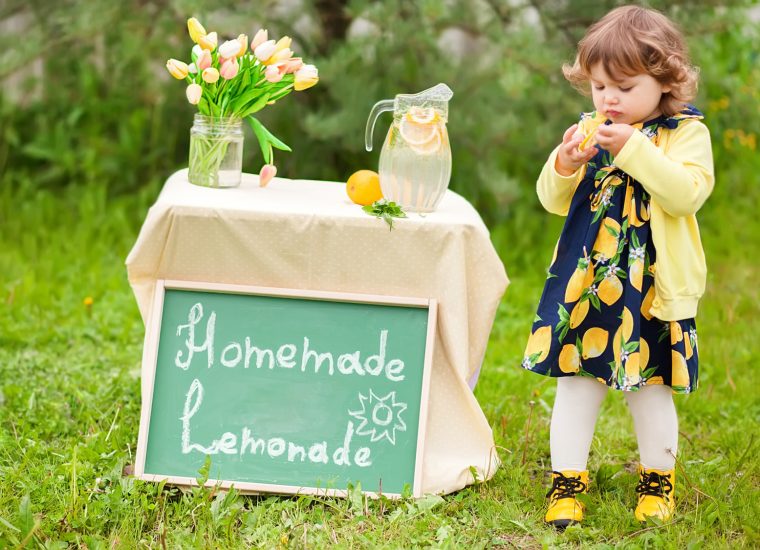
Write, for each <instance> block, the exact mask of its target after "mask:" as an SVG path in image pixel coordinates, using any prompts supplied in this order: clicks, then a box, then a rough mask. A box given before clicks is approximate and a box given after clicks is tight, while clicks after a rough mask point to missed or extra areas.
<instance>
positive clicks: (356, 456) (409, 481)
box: [136, 281, 435, 496]
mask: <svg viewBox="0 0 760 550" xmlns="http://www.w3.org/2000/svg"><path fill="white" fill-rule="evenodd" d="M434 327H435V301H432V300H427V299H425V300H422V299H410V298H388V297H380V296H365V295H349V294H336V293H324V292H322V293H319V292H311V293H306V292H304V291H295V290H293V291H288V290H281V289H277V290H274V289H260V288H254V287H242V286H230V285H218V284H213V283H189V282H180V281H159V283H158V285H157V290H156V299H155V302H154V308H153V315H152V317H151V319H150V320H149V322H148V326H147V327H146V343H145V350H144V355H143V375H144V377H145V380H144V383H145V384H147V387H146V389H147V390H148V391H146V392H144V400H143V414H142V420H141V424H140V436H139V442H138V457H137V464H136V474H137V475H138V476H139V477H141V478H143V479H150V480H154V481H157V480H160V479H167V480H168V481H169V482H175V483H179V484H192V483H193V480H194V478H196V477H198V472H199V470H200V469H201V468H202V467H203V465H204V462H205V460H206V456H210V458H211V469H210V475H209V483H212V482H213V483H221V484H222V485H223V486H232V485H234V486H235V487H237V488H238V489H241V490H243V491H262V492H278V493H297V492H307V493H315V492H316V493H326V494H335V495H341V494H343V492H344V491H345V489H346V488H347V486H348V485H349V484H353V485H356V483H357V482H360V483H361V487H362V490H364V491H367V492H371V493H375V494H376V493H383V494H386V495H389V496H394V495H399V494H401V493H402V492H403V491H404V489H405V486H408V488H409V490H411V491H412V492H413V493H414V494H419V493H420V485H421V483H420V481H421V480H420V478H421V459H422V441H423V436H424V434H423V433H422V430H424V425H425V422H424V420H425V417H426V416H425V412H426V405H427V403H426V400H427V384H428V377H429V366H430V360H431V357H432V349H431V348H432V345H433V344H432V342H433V331H434Z"/></svg>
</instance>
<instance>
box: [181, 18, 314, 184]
mask: <svg viewBox="0 0 760 550" xmlns="http://www.w3.org/2000/svg"><path fill="white" fill-rule="evenodd" d="M187 28H188V31H189V33H190V38H191V39H192V40H193V42H195V45H194V46H193V49H192V53H191V57H192V60H191V63H189V64H187V63H184V62H182V61H178V60H176V59H169V61H167V63H166V68H167V70H168V71H169V73H170V74H171V75H172V76H173V77H174V78H176V79H178V80H185V81H186V82H187V84H188V86H187V89H186V90H185V94H186V96H187V100H188V101H189V102H190V103H191V104H193V105H197V106H198V114H197V115H196V125H197V121H198V119H199V118H201V119H202V121H203V123H204V125H205V126H204V127H205V128H208V127H211V128H212V131H210V132H208V131H200V132H191V144H190V181H192V182H193V183H199V184H201V185H208V186H224V185H225V183H224V182H221V181H220V179H219V171H220V170H223V169H224V168H225V167H224V163H225V162H226V160H225V159H226V158H227V157H229V156H230V155H229V153H230V149H232V148H233V147H232V145H231V144H234V142H235V139H236V138H234V137H232V138H231V137H229V136H228V137H224V134H229V132H227V130H229V129H231V128H235V127H237V133H238V138H237V140H238V143H239V144H240V151H238V154H237V156H238V157H239V158H238V159H237V160H236V161H235V160H234V159H233V162H237V164H238V171H239V170H240V164H241V163H242V153H241V151H242V133H241V132H240V121H242V120H243V119H245V120H247V121H248V122H249V124H250V125H251V128H252V129H253V132H254V134H255V136H256V139H257V140H258V142H259V146H260V147H261V152H262V154H263V156H264V162H265V165H264V167H263V168H262V170H261V172H260V174H259V182H260V185H262V187H263V186H265V185H266V184H267V183H268V182H269V180H271V179H272V177H274V175H275V173H276V171H277V169H276V167H275V166H274V164H273V162H274V154H273V153H274V151H273V150H274V149H280V150H282V151H290V150H291V149H290V147H288V146H287V145H285V143H283V142H282V141H280V140H279V139H278V138H276V137H275V136H274V135H273V134H272V133H271V132H270V131H269V130H267V129H266V128H265V127H264V125H263V124H262V123H261V122H260V121H259V120H257V119H256V118H255V117H254V116H253V115H254V114H255V113H257V112H258V111H260V110H261V109H263V108H264V107H266V106H267V105H272V104H273V103H275V102H276V101H277V100H279V99H282V98H283V97H285V96H286V95H288V94H289V93H290V92H291V91H292V90H296V91H301V90H306V89H308V88H311V87H312V86H314V85H315V84H316V83H317V82H318V81H319V76H318V72H317V68H316V67H315V66H314V65H307V64H304V63H303V61H302V59H301V58H300V57H293V51H292V50H291V49H290V44H291V39H290V38H288V37H287V36H285V37H283V38H281V39H280V40H278V41H275V40H270V39H269V37H268V33H267V31H266V29H261V30H259V31H258V32H257V33H256V35H255V36H254V38H253V40H252V41H251V44H250V47H249V45H248V37H247V36H246V35H245V34H241V35H239V36H238V37H237V38H234V39H232V40H227V41H225V42H223V43H222V44H221V45H217V43H218V37H217V33H215V32H208V33H207V32H206V29H204V28H203V26H202V25H201V23H200V22H199V21H198V20H197V19H196V18H194V17H193V18H190V19H188V21H187ZM194 129H195V126H194ZM194 180H195V181H194ZM239 181H240V178H239V174H238V178H237V183H233V184H232V185H237V184H238V183H239Z"/></svg>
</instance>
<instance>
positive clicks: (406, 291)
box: [126, 170, 509, 493]
mask: <svg viewBox="0 0 760 550" xmlns="http://www.w3.org/2000/svg"><path fill="white" fill-rule="evenodd" d="M126 264H127V272H128V276H129V282H130V285H131V286H132V290H133V291H134V293H135V297H136V299H137V303H138V306H139V308H140V313H141V315H142V318H143V321H147V319H149V318H150V313H151V311H150V309H151V307H152V304H153V300H152V298H153V292H154V289H155V285H156V281H157V280H158V279H177V280H188V281H207V282H217V283H230V284H241V285H255V286H261V287H274V288H291V289H305V290H320V291H337V292H352V293H358V294H379V295H388V296H409V297H419V298H435V299H436V300H437V301H438V326H437V330H436V339H435V349H434V355H433V365H432V372H431V378H430V396H429V410H428V417H427V418H428V425H427V431H426V439H425V450H424V463H423V476H422V488H423V491H424V492H426V493H441V492H443V493H449V492H452V491H456V490H458V489H461V488H462V487H464V486H465V485H468V484H470V483H472V482H473V481H474V480H473V476H472V473H471V471H470V468H471V467H475V469H476V470H477V475H478V478H479V479H481V480H482V479H488V478H490V477H491V476H492V475H493V474H494V472H495V470H496V468H497V466H498V457H497V454H496V451H495V447H494V441H493V434H492V431H491V428H490V426H489V425H488V422H487V420H486V418H485V415H484V414H483V411H482V410H481V408H480V406H479V405H478V402H477V400H476V399H475V397H474V396H473V393H472V388H473V387H474V386H475V382H476V381H477V377H478V374H479V371H480V366H481V363H482V361H483V356H484V354H485V350H486V345H487V343H488V336H489V333H490V330H491V326H492V324H493V320H494V316H495V314H496V308H497V307H498V304H499V301H500V299H501V297H502V295H503V293H504V291H505V289H506V287H507V285H508V284H509V280H508V279H507V275H506V272H505V270H504V266H503V264H502V263H501V261H500V259H499V257H498V255H497V254H496V251H495V250H494V248H493V245H492V244H491V241H490V238H489V234H488V230H487V228H486V227H485V225H484V224H483V221H482V220H481V219H480V216H479V215H478V213H477V211H476V210H475V209H474V208H473V207H472V206H471V205H470V204H469V203H468V202H467V201H466V200H465V199H464V198H462V197H461V196H460V195H457V194H456V193H454V192H452V191H447V192H446V195H445V196H444V198H443V200H442V201H441V203H440V205H439V206H438V209H437V210H436V211H435V212H433V213H431V214H425V215H419V214H414V213H410V214H409V218H407V219H394V228H393V230H392V231H390V230H389V228H388V225H387V224H386V223H385V222H384V221H382V220H380V219H377V218H375V217H372V216H368V215H367V214H365V213H364V212H363V211H362V210H361V207H359V206H357V205H355V204H353V203H351V202H350V201H349V199H348V197H347V196H346V192H345V184H343V183H337V182H325V181H313V180H289V179H284V178H275V179H274V180H272V182H271V183H270V184H269V186H267V187H266V188H261V187H259V186H258V177H257V176H255V175H251V174H243V180H242V183H241V185H240V186H239V187H236V188H232V189H209V188H204V187H198V186H196V185H192V184H191V183H189V182H188V181H187V170H181V171H179V172H177V173H175V174H173V175H172V176H171V177H170V178H169V179H168V180H167V182H166V184H165V185H164V187H163V189H162V191H161V194H160V195H159V197H158V199H157V201H156V203H155V204H154V205H153V206H152V207H151V208H150V210H149V211H148V216H147V218H146V220H145V222H144V224H143V226H142V228H141V230H140V234H139V236H138V239H137V242H136V243H135V245H134V247H133V248H132V251H131V252H130V253H129V256H128V257H127V260H126ZM145 400H146V396H145V388H144V386H143V403H145Z"/></svg>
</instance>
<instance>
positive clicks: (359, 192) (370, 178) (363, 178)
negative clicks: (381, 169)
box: [346, 170, 383, 206]
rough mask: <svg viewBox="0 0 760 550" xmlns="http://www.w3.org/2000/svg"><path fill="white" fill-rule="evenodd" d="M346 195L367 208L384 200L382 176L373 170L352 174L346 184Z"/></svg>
mask: <svg viewBox="0 0 760 550" xmlns="http://www.w3.org/2000/svg"><path fill="white" fill-rule="evenodd" d="M346 193H348V198H350V199H351V200H352V201H353V202H355V203H356V204H361V205H362V206H366V205H368V204H372V203H373V202H375V201H378V200H380V199H382V198H383V192H382V190H381V189H380V176H379V175H378V174H377V172H373V171H372V170H359V171H358V172H354V173H353V174H351V177H349V178H348V181H347V182H346Z"/></svg>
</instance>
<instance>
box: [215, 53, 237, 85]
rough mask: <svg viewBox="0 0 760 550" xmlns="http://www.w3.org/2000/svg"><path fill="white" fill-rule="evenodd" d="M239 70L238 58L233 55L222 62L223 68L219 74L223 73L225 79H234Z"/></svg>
mask: <svg viewBox="0 0 760 550" xmlns="http://www.w3.org/2000/svg"><path fill="white" fill-rule="evenodd" d="M239 70H240V65H238V61H237V58H235V57H233V58H232V59H227V60H225V62H224V63H222V68H221V69H220V70H219V74H221V75H222V78H223V79H225V80H232V79H233V78H235V77H236V76H237V74H238V71H239Z"/></svg>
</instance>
